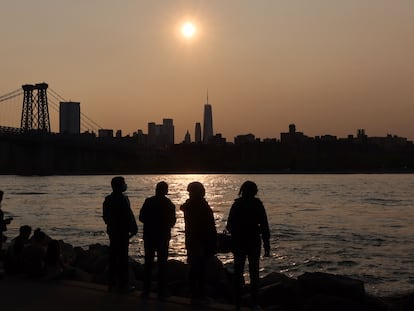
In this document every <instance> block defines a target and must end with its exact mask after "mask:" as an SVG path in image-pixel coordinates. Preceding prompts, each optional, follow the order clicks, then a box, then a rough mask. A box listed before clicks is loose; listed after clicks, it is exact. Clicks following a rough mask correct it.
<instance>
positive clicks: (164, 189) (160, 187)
mask: <svg viewBox="0 0 414 311" xmlns="http://www.w3.org/2000/svg"><path fill="white" fill-rule="evenodd" d="M155 194H156V195H167V194H168V184H167V183H166V182H165V181H160V182H159V183H158V184H157V186H156V187H155Z"/></svg>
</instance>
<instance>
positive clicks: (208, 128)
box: [203, 93, 213, 144]
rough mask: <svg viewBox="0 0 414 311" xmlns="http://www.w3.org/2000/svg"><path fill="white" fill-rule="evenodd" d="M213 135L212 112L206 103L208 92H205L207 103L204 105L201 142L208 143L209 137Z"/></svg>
mask: <svg viewBox="0 0 414 311" xmlns="http://www.w3.org/2000/svg"><path fill="white" fill-rule="evenodd" d="M212 137H213V112H212V108H211V105H210V104H209V103H208V93H207V103H206V104H205V105H204V123H203V143H204V144H207V143H209V141H210V139H211V138H212Z"/></svg>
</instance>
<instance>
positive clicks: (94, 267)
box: [75, 244, 109, 274]
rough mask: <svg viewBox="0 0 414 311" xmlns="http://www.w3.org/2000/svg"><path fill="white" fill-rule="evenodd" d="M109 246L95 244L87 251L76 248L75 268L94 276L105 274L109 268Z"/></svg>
mask: <svg viewBox="0 0 414 311" xmlns="http://www.w3.org/2000/svg"><path fill="white" fill-rule="evenodd" d="M108 249H109V248H108V246H106V245H100V244H94V245H90V246H89V249H88V250H87V251H85V250H83V249H81V248H77V247H76V248H75V252H76V261H75V266H76V267H78V268H80V269H82V270H84V271H86V272H88V273H92V274H96V273H103V272H104V271H105V269H106V267H107V266H108V260H109V255H108Z"/></svg>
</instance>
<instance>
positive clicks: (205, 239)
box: [181, 182, 217, 303]
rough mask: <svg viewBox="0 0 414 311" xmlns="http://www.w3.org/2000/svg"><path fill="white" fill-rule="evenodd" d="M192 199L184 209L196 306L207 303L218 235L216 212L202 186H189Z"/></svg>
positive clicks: (191, 279)
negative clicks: (207, 283)
mask: <svg viewBox="0 0 414 311" xmlns="http://www.w3.org/2000/svg"><path fill="white" fill-rule="evenodd" d="M187 191H188V192H189V196H190V198H189V199H188V200H187V201H186V202H185V203H184V204H183V205H182V206H181V210H182V211H183V212H184V221H185V247H186V249H187V261H188V263H189V264H190V286H191V295H192V299H193V302H195V303H198V302H201V303H202V302H204V300H205V298H206V297H205V293H204V286H205V272H206V266H207V261H208V259H209V258H210V257H211V256H213V255H214V254H215V251H216V240H217V231H216V226H215V222H214V216H213V211H212V209H211V208H210V206H209V205H208V203H207V201H206V199H205V198H204V195H205V189H204V186H203V185H202V184H201V183H199V182H192V183H190V184H189V185H188V187H187Z"/></svg>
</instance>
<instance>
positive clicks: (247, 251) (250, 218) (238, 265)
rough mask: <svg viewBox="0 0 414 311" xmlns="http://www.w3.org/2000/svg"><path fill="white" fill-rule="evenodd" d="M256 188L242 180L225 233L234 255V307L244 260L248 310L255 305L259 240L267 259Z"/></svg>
mask: <svg viewBox="0 0 414 311" xmlns="http://www.w3.org/2000/svg"><path fill="white" fill-rule="evenodd" d="M257 191H258V189H257V185H256V184H255V183H254V182H252V181H246V182H244V183H243V185H242V186H241V187H240V191H239V198H237V199H236V200H235V201H234V203H233V205H232V207H231V209H230V213H229V218H228V220H227V230H228V231H229V232H230V233H231V236H232V243H233V254H234V273H235V295H236V297H235V298H236V306H237V307H240V294H241V287H242V285H243V283H244V281H243V270H244V265H245V262H246V258H248V260H249V274H250V293H251V296H252V307H253V308H254V307H256V306H258V305H257V303H258V301H257V293H258V290H259V260H260V251H261V239H262V240H263V247H264V250H265V254H264V255H265V256H270V242H269V238H270V231H269V224H268V221H267V215H266V211H265V208H264V206H263V203H262V201H261V200H260V199H258V198H256V197H255V196H256V194H257Z"/></svg>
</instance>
